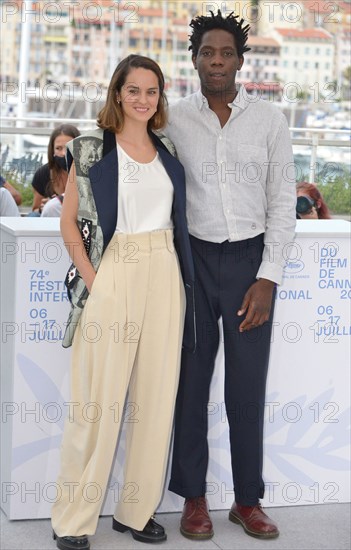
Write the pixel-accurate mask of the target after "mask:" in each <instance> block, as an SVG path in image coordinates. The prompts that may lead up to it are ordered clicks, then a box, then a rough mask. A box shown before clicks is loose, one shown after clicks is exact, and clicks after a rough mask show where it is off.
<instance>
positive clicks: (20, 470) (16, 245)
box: [1, 218, 351, 519]
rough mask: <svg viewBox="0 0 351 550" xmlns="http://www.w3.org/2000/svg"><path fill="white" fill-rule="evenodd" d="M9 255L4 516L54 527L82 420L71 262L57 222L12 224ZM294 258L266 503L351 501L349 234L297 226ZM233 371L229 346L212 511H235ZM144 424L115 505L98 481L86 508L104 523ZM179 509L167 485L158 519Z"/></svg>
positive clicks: (91, 409) (271, 425) (277, 354)
mask: <svg viewBox="0 0 351 550" xmlns="http://www.w3.org/2000/svg"><path fill="white" fill-rule="evenodd" d="M1 253H2V285H1V320H2V358H1V364H2V369H1V378H2V380H1V381H2V384H1V386H2V389H1V391H2V430H1V437H2V440H1V448H2V451H1V453H2V455H1V459H2V460H1V468H2V469H1V474H2V475H1V477H2V485H1V507H2V509H3V510H4V511H5V513H6V514H7V516H8V518H9V519H23V518H47V517H50V509H51V506H52V503H53V502H54V500H55V499H56V498H59V496H60V489H59V487H58V486H57V484H56V478H57V474H58V469H59V450H60V443H61V437H62V432H63V427H64V422H65V418H66V416H67V413H68V411H69V410H71V411H74V405H73V404H72V403H70V402H69V399H70V397H69V367H70V350H69V349H63V348H62V346H61V339H62V335H63V331H64V324H65V322H66V320H67V314H68V311H69V303H68V301H67V297H66V291H65V288H64V284H63V280H64V277H65V274H66V271H67V268H68V265H69V259H68V255H67V252H66V250H65V248H64V246H63V243H62V239H61V237H60V234H59V220H58V219H50V218H47V219H45V220H44V219H38V220H36V219H28V218H27V219H26V218H16V219H15V218H7V219H6V218H3V219H2V222H1ZM288 255H289V256H290V259H288V260H287V265H286V268H285V271H284V282H283V285H282V286H280V287H278V290H277V299H276V304H275V317H274V326H273V334H272V348H271V356H270V366H269V375H268V382H267V398H266V411H265V438H264V446H265V459H264V479H265V482H266V494H265V498H264V500H263V504H264V505H265V506H291V505H306V504H322V503H333V502H349V501H350V486H351V484H350V475H349V468H350V447H349V444H350V439H349V428H350V372H349V366H350V333H351V327H350V297H351V284H350V279H349V273H350V224H349V223H348V222H345V221H341V220H333V221H330V220H328V221H298V225H297V236H296V240H295V243H294V244H293V245H292V246H291V247H289V250H287V256H288ZM96 330H97V329H96V327H95V328H94V327H91V331H90V334H89V338H95V337H97V336H98V335H97V333H96ZM94 331H95V332H94ZM248 337H250V336H249V333H248ZM221 340H222V339H221ZM223 362H224V355H223V342H221V345H220V348H219V351H218V355H217V359H216V367H215V373H214V377H213V382H212V387H211V396H210V402H209V405H208V415H209V432H208V441H209V448H210V462H209V469H208V476H207V496H208V500H209V505H210V508H211V509H227V508H229V507H230V506H231V504H232V502H233V498H234V493H233V483H232V477H231V468H230V452H229V440H228V425H227V420H226V411H225V405H224V398H223V379H224V372H223V371H224V369H223ZM76 406H77V405H76ZM78 406H82V407H85V414H86V417H87V418H88V419H90V421H92V422H95V421H98V420H99V414H100V411H99V406H98V404H94V403H90V404H79V405H78ZM72 407H73V408H72ZM116 407H117V409H116ZM122 409H123V405H122V406H120V404H118V405H115V408H114V411H113V414H115V415H116V417H119V418H120V416H121V414H122ZM242 414H245V412H244V413H242ZM135 421H142V419H140V418H138V411H137V405H136V404H133V403H127V404H126V406H125V417H124V423H123V429H122V432H121V435H120V440H119V445H118V451H117V454H116V457H115V463H114V466H113V469H112V472H111V477H110V480H109V486H108V488H107V491H106V494H105V495H103V494H102V491H101V489H100V488H99V487H97V486H96V484H94V482H93V480H92V483H91V484H89V486H86V487H85V488H84V491H85V493H84V498H86V499H87V500H88V501H89V500H95V499H104V503H103V507H102V514H104V515H111V514H113V511H114V507H115V505H116V502H117V501H118V499H119V498H120V494H121V489H122V487H123V458H124V449H125V428H126V426H127V425H128V423H129V422H135ZM155 452H157V449H155ZM168 475H169V474H168ZM167 479H168V477H167ZM127 493H128V495H127V498H130V499H131V501H133V499H137V498H138V497H137V493H138V487H137V486H135V485H134V484H133V483H131V484H130V486H128V491H127ZM181 507H182V499H181V498H180V497H178V496H177V495H175V494H173V493H171V492H169V491H168V490H167V481H166V487H165V491H164V496H163V499H162V502H161V503H160V507H159V511H160V512H165V511H176V510H180V509H181Z"/></svg>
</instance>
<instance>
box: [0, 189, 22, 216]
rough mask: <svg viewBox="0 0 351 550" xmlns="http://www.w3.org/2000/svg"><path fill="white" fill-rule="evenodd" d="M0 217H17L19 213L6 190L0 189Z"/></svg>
mask: <svg viewBox="0 0 351 550" xmlns="http://www.w3.org/2000/svg"><path fill="white" fill-rule="evenodd" d="M0 216H10V217H16V218H17V217H18V216H20V212H19V210H18V206H17V204H16V202H15V199H14V198H13V196H12V195H11V193H10V191H9V190H8V189H5V187H0Z"/></svg>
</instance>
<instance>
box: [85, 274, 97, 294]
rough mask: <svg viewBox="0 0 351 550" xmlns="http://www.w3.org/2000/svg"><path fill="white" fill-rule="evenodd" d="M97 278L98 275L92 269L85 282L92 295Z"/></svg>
mask: <svg viewBox="0 0 351 550" xmlns="http://www.w3.org/2000/svg"><path fill="white" fill-rule="evenodd" d="M95 277H96V273H95V271H94V270H93V269H92V270H91V272H89V274H87V276H86V278H85V279H84V282H85V284H86V287H87V289H88V292H89V294H90V293H91V289H92V287H93V283H94V281H95Z"/></svg>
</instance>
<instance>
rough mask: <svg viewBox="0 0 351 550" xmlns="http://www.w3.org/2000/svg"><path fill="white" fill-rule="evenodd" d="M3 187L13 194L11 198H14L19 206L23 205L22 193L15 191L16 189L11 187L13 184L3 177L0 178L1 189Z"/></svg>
mask: <svg viewBox="0 0 351 550" xmlns="http://www.w3.org/2000/svg"><path fill="white" fill-rule="evenodd" d="M1 187H3V188H4V189H7V190H8V191H9V192H10V193H11V196H12V197H13V199H14V201H15V203H16V204H17V206H19V205H20V204H22V196H21V193H20V192H19V191H17V189H15V187H14V186H13V185H11V183H9V182H8V181H6V180H5V179H4V178H3V177H2V176H0V188H1Z"/></svg>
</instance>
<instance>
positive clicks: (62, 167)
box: [29, 124, 80, 216]
mask: <svg viewBox="0 0 351 550" xmlns="http://www.w3.org/2000/svg"><path fill="white" fill-rule="evenodd" d="M79 135H80V132H79V130H78V129H77V128H76V127H75V126H72V125H71V124H61V126H58V127H57V128H55V129H54V131H53V132H52V134H51V136H50V140H49V145H48V163H47V164H44V165H43V166H41V167H40V168H38V170H37V171H36V172H35V174H34V177H33V181H32V187H33V192H34V197H33V204H32V212H31V214H29V215H32V216H40V214H41V211H42V209H43V206H44V204H45V203H46V202H47V201H48V200H49V199H50V198H52V197H54V196H56V195H62V193H64V191H65V188H66V183H67V177H68V173H67V169H66V168H67V167H66V158H65V154H66V143H68V142H69V141H71V140H72V139H74V138H75V137H77V136H79Z"/></svg>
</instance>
